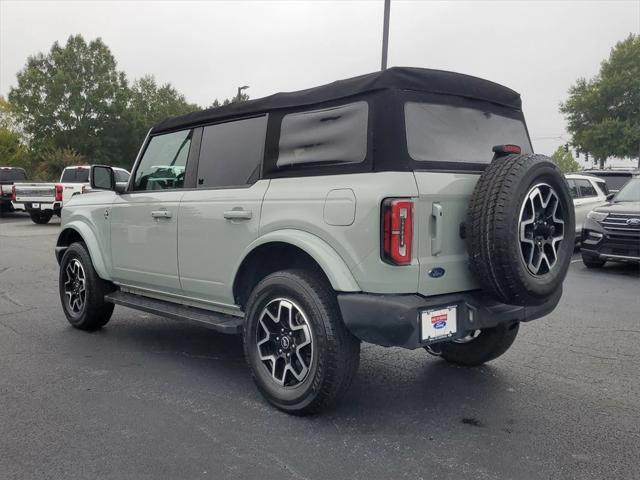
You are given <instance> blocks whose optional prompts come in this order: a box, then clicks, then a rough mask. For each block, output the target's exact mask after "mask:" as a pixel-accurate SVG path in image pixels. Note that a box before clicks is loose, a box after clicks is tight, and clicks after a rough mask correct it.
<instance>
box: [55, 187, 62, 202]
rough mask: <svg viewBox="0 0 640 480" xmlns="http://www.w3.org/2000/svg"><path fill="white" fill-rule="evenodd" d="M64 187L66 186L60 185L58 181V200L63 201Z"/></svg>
mask: <svg viewBox="0 0 640 480" xmlns="http://www.w3.org/2000/svg"><path fill="white" fill-rule="evenodd" d="M63 189H64V187H63V186H62V185H60V184H59V183H56V202H61V201H62V190H63Z"/></svg>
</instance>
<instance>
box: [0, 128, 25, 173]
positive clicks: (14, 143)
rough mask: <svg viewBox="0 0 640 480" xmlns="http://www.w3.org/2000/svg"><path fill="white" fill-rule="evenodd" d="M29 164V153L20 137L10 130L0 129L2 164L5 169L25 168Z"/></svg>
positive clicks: (0, 156) (0, 162)
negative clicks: (10, 167) (8, 167)
mask: <svg viewBox="0 0 640 480" xmlns="http://www.w3.org/2000/svg"><path fill="white" fill-rule="evenodd" d="M28 162H29V151H28V150H27V147H26V146H25V145H24V144H23V143H22V141H21V139H20V135H18V134H17V133H15V132H12V131H11V130H9V129H8V128H4V127H0V164H1V166H3V167H7V166H14V167H22V168H25V166H27V163H28Z"/></svg>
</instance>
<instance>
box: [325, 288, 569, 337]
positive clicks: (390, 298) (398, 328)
mask: <svg viewBox="0 0 640 480" xmlns="http://www.w3.org/2000/svg"><path fill="white" fill-rule="evenodd" d="M561 296H562V289H560V290H558V291H557V292H556V293H555V294H554V295H553V296H551V297H550V298H549V299H548V300H547V301H546V302H545V303H543V304H541V305H536V306H527V307H522V306H519V305H507V304H504V303H500V302H497V301H495V300H493V299H492V298H491V297H489V296H488V295H486V294H485V293H483V292H481V291H471V292H463V293H456V294H448V295H435V296H431V297H423V296H421V295H378V294H372V293H342V294H339V295H338V303H339V304H340V310H341V312H342V318H343V320H344V323H345V324H346V326H347V328H348V329H349V331H350V332H351V333H352V334H353V335H355V336H356V337H357V338H359V339H360V340H362V341H363V342H368V343H374V344H376V345H382V346H385V347H404V348H410V349H413V348H418V347H423V346H425V345H429V344H432V343H437V342H439V341H450V340H454V339H456V338H462V337H465V336H466V335H467V334H468V333H469V332H471V331H473V330H481V329H483V328H490V327H495V326H497V325H499V324H501V323H511V322H528V321H530V320H535V319H536V318H540V317H543V316H545V315H547V314H548V313H550V312H551V311H552V310H553V309H554V308H555V307H556V305H557V304H558V302H559V301H560V297H561ZM453 305H455V306H456V307H457V333H456V334H454V336H452V337H448V338H443V339H439V340H436V341H423V340H422V332H421V322H420V314H421V312H423V311H425V310H433V309H438V308H445V307H448V306H453Z"/></svg>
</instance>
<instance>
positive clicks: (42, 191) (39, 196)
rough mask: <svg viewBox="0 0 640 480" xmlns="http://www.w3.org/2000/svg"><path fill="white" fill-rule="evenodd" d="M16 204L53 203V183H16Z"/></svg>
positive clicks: (54, 194) (54, 191)
mask: <svg viewBox="0 0 640 480" xmlns="http://www.w3.org/2000/svg"><path fill="white" fill-rule="evenodd" d="M15 187H16V202H53V201H54V199H55V196H56V189H55V184H53V183H16V184H15Z"/></svg>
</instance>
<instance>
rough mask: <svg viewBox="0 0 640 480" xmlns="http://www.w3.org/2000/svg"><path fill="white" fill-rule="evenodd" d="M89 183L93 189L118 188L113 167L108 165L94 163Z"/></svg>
mask: <svg viewBox="0 0 640 480" xmlns="http://www.w3.org/2000/svg"><path fill="white" fill-rule="evenodd" d="M89 183H90V184H91V189H92V190H114V191H115V189H116V176H115V174H114V173H113V168H111V167H109V166H107V165H94V166H92V167H91V172H90V173H89Z"/></svg>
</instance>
